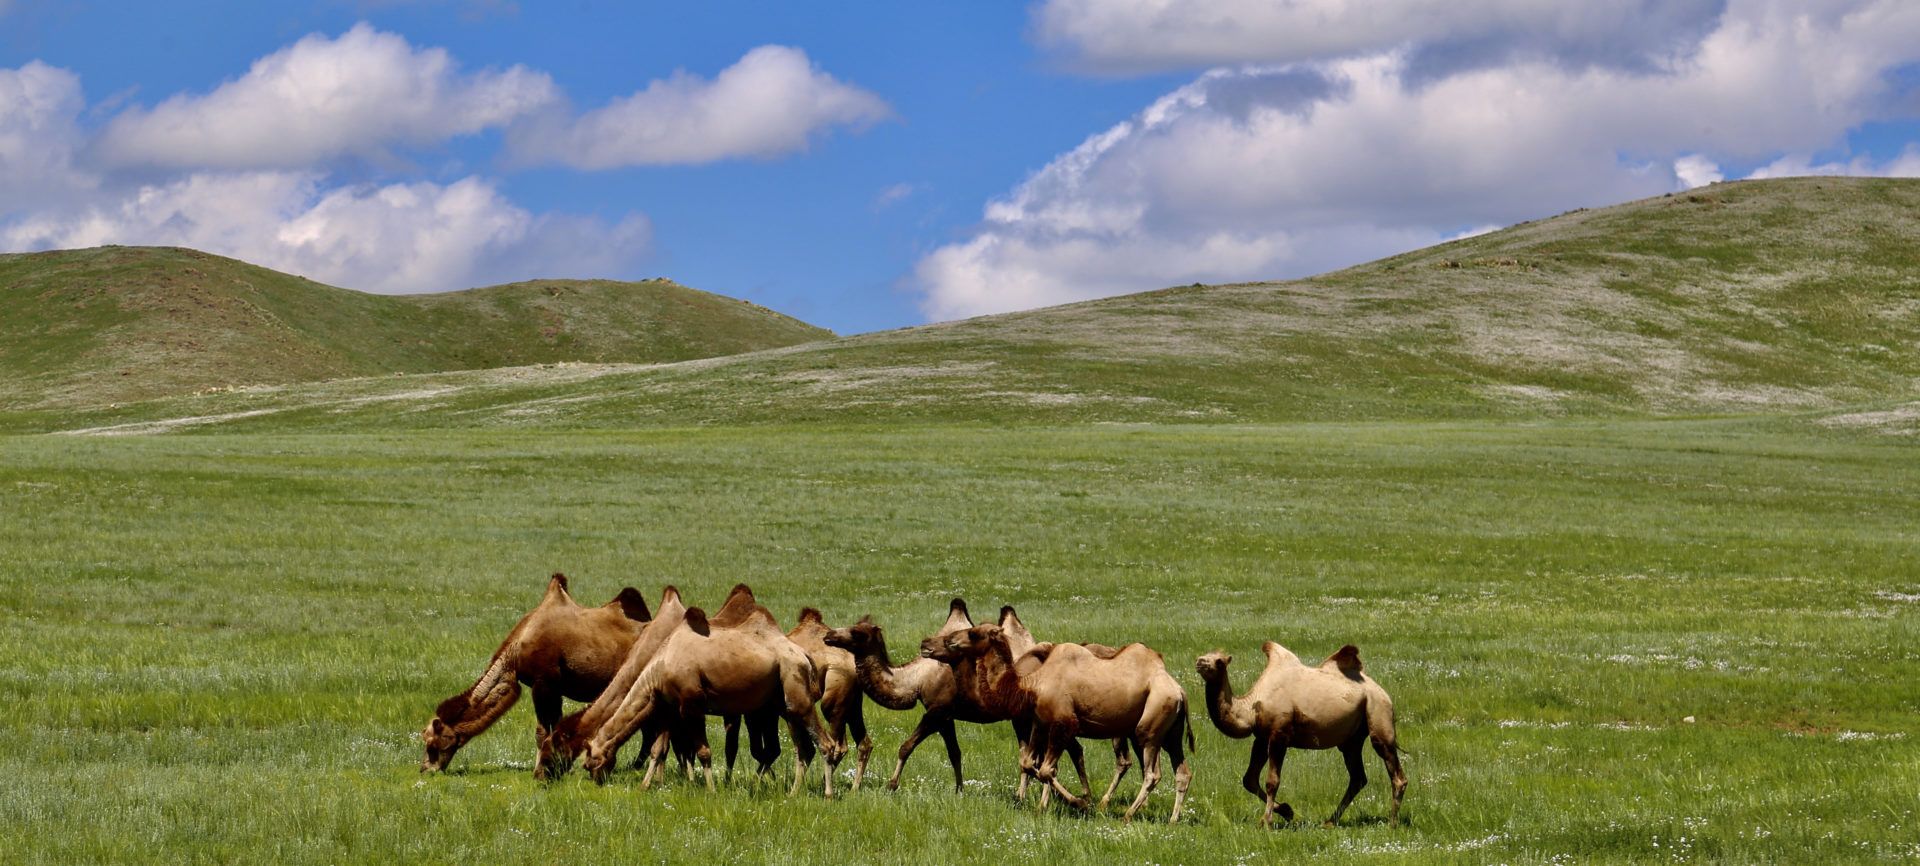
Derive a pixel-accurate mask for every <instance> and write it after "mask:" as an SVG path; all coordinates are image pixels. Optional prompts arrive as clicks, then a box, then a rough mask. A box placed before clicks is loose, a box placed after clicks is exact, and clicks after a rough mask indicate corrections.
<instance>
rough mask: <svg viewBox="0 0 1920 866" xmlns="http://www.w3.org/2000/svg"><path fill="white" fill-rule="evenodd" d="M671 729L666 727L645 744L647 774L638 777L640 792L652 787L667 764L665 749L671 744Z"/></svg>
mask: <svg viewBox="0 0 1920 866" xmlns="http://www.w3.org/2000/svg"><path fill="white" fill-rule="evenodd" d="M672 737H673V728H672V726H668V727H666V728H663V729H661V731H660V733H658V734H655V735H654V737H653V741H652V742H650V743H648V744H647V752H646V754H647V774H646V775H645V776H642V777H640V790H642V791H645V790H647V789H648V788H651V787H653V780H654V779H655V778H656V777H658V776H659V774H660V768H661V767H664V766H666V764H667V747H668V746H669V745H671V744H672Z"/></svg>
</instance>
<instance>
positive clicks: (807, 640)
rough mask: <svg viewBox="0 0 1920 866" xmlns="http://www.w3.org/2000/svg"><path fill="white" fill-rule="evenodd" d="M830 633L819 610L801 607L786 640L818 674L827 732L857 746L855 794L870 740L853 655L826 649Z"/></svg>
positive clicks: (854, 780) (870, 752) (854, 770)
mask: <svg viewBox="0 0 1920 866" xmlns="http://www.w3.org/2000/svg"><path fill="white" fill-rule="evenodd" d="M832 632H833V629H831V628H829V627H828V626H827V622H826V618H825V617H823V616H821V614H820V611H818V610H816V609H814V608H811V607H804V608H801V609H800V621H799V623H798V624H796V625H795V626H794V627H793V631H790V632H787V639H788V640H790V641H793V642H794V643H795V644H796V645H798V646H799V647H800V648H801V649H803V650H806V652H807V657H808V658H809V659H811V660H812V661H813V668H814V671H815V672H816V673H818V674H819V675H820V715H821V716H823V717H825V719H826V723H827V732H828V733H830V734H832V735H833V738H834V739H835V740H838V741H839V742H841V743H842V744H845V743H848V742H853V743H857V744H858V748H859V750H860V755H859V757H858V758H857V759H856V760H855V763H854V765H853V789H854V790H855V791H858V790H860V780H861V779H862V778H865V776H866V775H867V758H868V757H869V756H871V755H872V754H873V738H872V737H869V736H867V719H866V713H865V711H864V709H863V707H862V706H861V705H862V703H863V701H862V699H861V695H860V691H861V689H860V672H859V670H858V668H857V667H856V666H855V662H854V658H853V653H851V652H849V651H847V650H845V649H842V648H840V647H835V646H828V645H827V643H826V637H827V635H829V634H831V633H832ZM849 729H851V730H852V731H853V739H852V740H851V741H849V740H848V739H847V731H848V730H849ZM829 772H831V768H829Z"/></svg>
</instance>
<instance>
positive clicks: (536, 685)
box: [420, 573, 650, 779]
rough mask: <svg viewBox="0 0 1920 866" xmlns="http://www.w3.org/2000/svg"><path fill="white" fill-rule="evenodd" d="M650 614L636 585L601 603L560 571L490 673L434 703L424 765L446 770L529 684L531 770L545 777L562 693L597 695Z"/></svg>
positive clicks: (425, 733)
mask: <svg viewBox="0 0 1920 866" xmlns="http://www.w3.org/2000/svg"><path fill="white" fill-rule="evenodd" d="M649 619H650V617H649V615H648V612H647V602H646V600H645V599H643V598H641V597H640V593H639V591H638V590H636V589H634V588H633V587H626V588H624V589H622V590H620V594H619V595H616V596H614V598H613V600H612V601H609V602H607V603H606V604H604V605H601V606H600V607H583V606H581V605H580V604H579V603H578V602H575V601H574V600H573V596H572V595H571V594H569V593H568V592H567V576H566V575H564V574H559V573H555V574H554V575H553V577H552V578H550V579H549V580H548V581H547V591H546V594H545V595H544V596H542V597H541V599H540V603H539V604H538V605H536V606H535V607H534V609H533V610H531V611H529V612H528V613H527V615H526V616H523V617H521V618H520V621H519V622H518V623H515V624H514V626H513V629H512V630H511V631H509V632H507V637H506V639H505V640H503V641H501V642H500V646H499V648H498V649H495V650H494V651H493V658H492V660H491V661H490V662H489V663H488V664H487V670H486V673H484V674H482V675H481V676H480V679H479V680H478V681H476V682H475V683H474V684H473V685H472V686H471V687H469V688H468V689H467V690H466V691H463V692H461V693H459V694H457V695H454V696H453V697H450V698H447V699H446V700H444V701H441V702H440V705H439V707H437V708H436V709H435V710H434V714H433V718H432V719H431V720H429V721H428V722H427V725H426V727H425V728H424V729H422V730H421V732H420V739H421V741H422V742H423V743H424V744H425V746H426V754H425V757H424V758H422V759H421V761H420V770H421V772H427V773H433V772H439V771H441V770H444V769H446V768H447V764H448V763H449V762H451V761H452V760H453V756H454V754H455V753H457V752H459V751H460V748H461V747H462V746H465V745H466V744H467V743H469V742H472V740H473V738H474V737H477V736H479V735H480V734H481V733H482V732H483V731H485V730H486V729H487V728H489V727H491V726H492V725H493V723H494V722H495V721H498V720H499V718H500V717H501V716H503V715H505V714H506V712H507V710H509V709H512V707H513V705H514V703H515V702H516V701H518V700H519V699H520V688H521V686H522V685H523V684H524V685H525V686H527V688H528V689H529V690H530V691H532V692H533V711H534V716H535V719H536V722H535V724H536V725H537V726H538V727H537V728H536V731H535V739H536V742H537V743H539V744H541V746H540V750H539V753H538V755H537V757H536V758H535V760H534V765H533V775H534V778H537V779H545V778H547V776H548V774H549V770H550V767H549V762H548V760H547V757H548V755H547V750H546V748H545V746H544V743H545V741H546V740H547V738H548V736H549V735H550V732H551V731H552V730H553V727H554V725H556V724H557V723H558V722H559V721H560V713H561V709H562V707H563V705H562V703H561V700H562V699H563V698H572V699H574V700H576V701H591V700H594V699H595V698H597V697H599V696H600V693H601V692H602V691H604V690H605V689H606V686H607V683H608V682H609V681H610V680H612V679H613V677H614V675H615V674H616V673H617V672H618V671H619V669H620V663H621V661H622V660H623V659H625V658H626V656H627V653H628V651H629V650H630V649H631V648H632V646H633V643H634V641H635V640H636V639H637V638H638V637H639V635H640V632H641V631H642V630H643V629H645V628H646V624H647V622H648V620H649Z"/></svg>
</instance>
